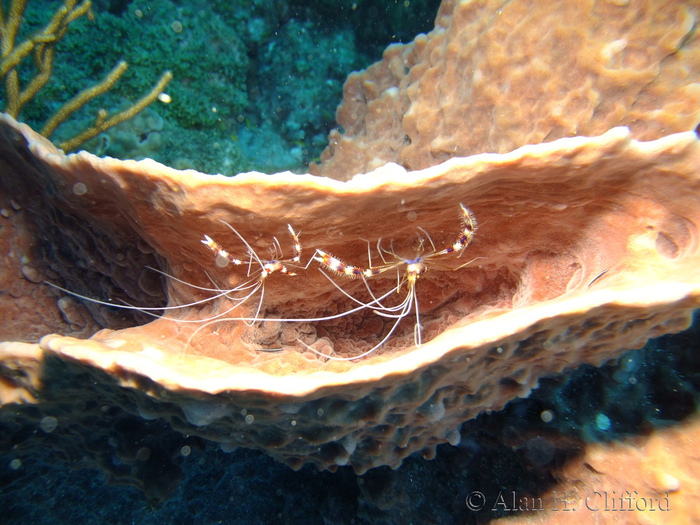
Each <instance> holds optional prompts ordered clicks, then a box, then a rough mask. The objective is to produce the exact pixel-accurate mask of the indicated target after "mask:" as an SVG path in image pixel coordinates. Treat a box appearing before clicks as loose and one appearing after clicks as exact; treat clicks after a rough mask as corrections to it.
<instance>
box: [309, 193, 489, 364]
mask: <svg viewBox="0 0 700 525" xmlns="http://www.w3.org/2000/svg"><path fill="white" fill-rule="evenodd" d="M459 207H460V212H461V222H462V229H461V231H460V233H459V236H458V237H457V240H456V241H455V242H454V243H453V244H452V245H450V246H448V247H446V248H444V249H443V250H437V248H436V247H435V244H434V243H433V241H432V239H431V237H430V235H429V234H428V233H427V232H426V231H425V230H424V229H422V228H419V229H420V230H421V231H422V232H423V233H424V234H425V237H419V247H418V255H417V256H416V257H414V258H412V259H406V258H402V257H400V256H399V255H397V254H396V253H395V251H394V250H393V248H391V249H386V248H383V247H382V246H381V241H382V239H381V238H380V239H379V240H378V241H377V251H378V253H379V256H380V258H381V259H382V263H383V264H381V265H379V266H373V265H372V256H371V251H370V249H369V248H368V259H369V266H368V267H367V268H363V267H360V266H352V265H349V264H347V263H345V262H343V261H342V260H341V259H339V258H338V257H335V256H334V255H332V254H330V253H328V252H325V251H323V250H320V249H317V250H316V254H315V255H314V259H315V260H316V261H317V262H319V263H320V264H321V266H322V267H323V268H325V269H327V270H329V271H331V272H332V273H335V274H337V275H340V276H343V277H348V278H352V279H362V280H363V281H364V282H365V286H366V288H367V290H368V292H369V294H370V296H371V301H369V302H363V301H361V300H359V299H357V298H355V297H354V296H352V295H351V294H349V293H347V292H346V291H345V290H344V289H343V288H342V287H341V286H340V285H338V284H337V283H336V282H335V281H334V280H333V279H331V278H330V277H328V276H327V277H328V279H329V280H330V281H331V283H333V284H334V285H335V286H336V288H337V289H338V290H340V291H341V292H342V293H343V294H344V295H345V296H347V297H348V298H349V299H351V300H352V301H354V302H355V303H357V304H358V305H359V308H369V309H370V310H372V311H373V312H374V313H375V314H377V315H379V316H382V317H386V318H389V319H395V322H394V323H393V324H392V325H391V328H390V329H389V331H388V332H387V333H386V334H385V335H384V336H383V337H382V339H381V340H380V341H379V343H377V344H375V345H374V346H372V347H371V348H370V349H369V350H366V351H364V352H362V353H361V354H359V355H356V356H352V357H335V356H330V355H327V354H323V353H322V352H319V351H317V350H315V349H314V348H312V347H310V346H309V345H307V344H305V343H304V342H303V341H300V342H301V344H302V345H304V346H305V347H306V348H307V349H308V350H310V351H312V352H313V353H315V354H317V355H319V356H320V357H324V358H327V359H331V360H335V361H353V360H356V359H362V358H363V357H366V356H368V355H370V354H372V353H373V352H375V351H376V350H377V349H379V348H380V347H381V346H382V345H384V344H385V343H386V342H387V341H388V340H389V338H390V337H391V336H392V335H393V334H394V332H395V331H396V329H397V327H398V326H399V323H400V322H401V320H402V319H403V318H405V317H407V316H408V315H409V314H410V313H411V311H414V312H415V316H416V323H415V325H414V329H413V338H414V343H415V345H416V346H417V347H419V346H421V344H422V327H421V320H420V306H419V303H418V295H417V293H416V283H417V281H418V279H419V278H420V277H421V276H422V275H424V274H425V273H426V272H427V271H428V269H429V268H431V267H439V266H441V264H440V261H439V259H441V258H444V257H446V256H451V255H454V256H456V257H457V258H459V257H461V255H462V254H463V253H464V250H465V249H466V248H467V246H468V245H469V244H470V243H471V242H472V240H473V239H474V236H475V234H476V230H477V222H476V217H475V216H474V214H473V213H472V212H471V211H470V210H469V209H468V208H467V207H466V206H464V204H461V203H460V204H459ZM426 238H427V240H428V242H429V243H430V246H431V248H432V250H431V251H430V252H429V253H424V249H425V239H426ZM385 255H390V256H391V257H393V258H394V261H392V262H387V260H386V258H385ZM471 262H473V261H468V262H467V263H464V264H462V265H460V266H458V267H457V268H450V269H451V270H457V269H459V268H462V267H464V266H466V265H468V264H469V263H471ZM401 267H403V268H404V269H403V275H400V273H399V270H400V268H401ZM391 270H396V271H397V285H396V286H395V287H394V288H392V289H391V290H390V293H393V292H396V293H401V289H402V288H403V286H404V284H405V285H406V290H407V292H406V295H405V297H404V298H403V299H402V300H401V301H400V302H399V304H396V305H392V306H387V305H386V304H385V303H383V301H384V300H385V299H386V298H387V297H388V295H389V294H384V295H382V296H381V297H376V296H375V294H374V293H373V291H372V290H371V288H370V286H369V284H368V283H367V279H371V278H373V277H376V276H378V275H380V274H383V273H385V272H388V271H391ZM324 275H325V274H324Z"/></svg>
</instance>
